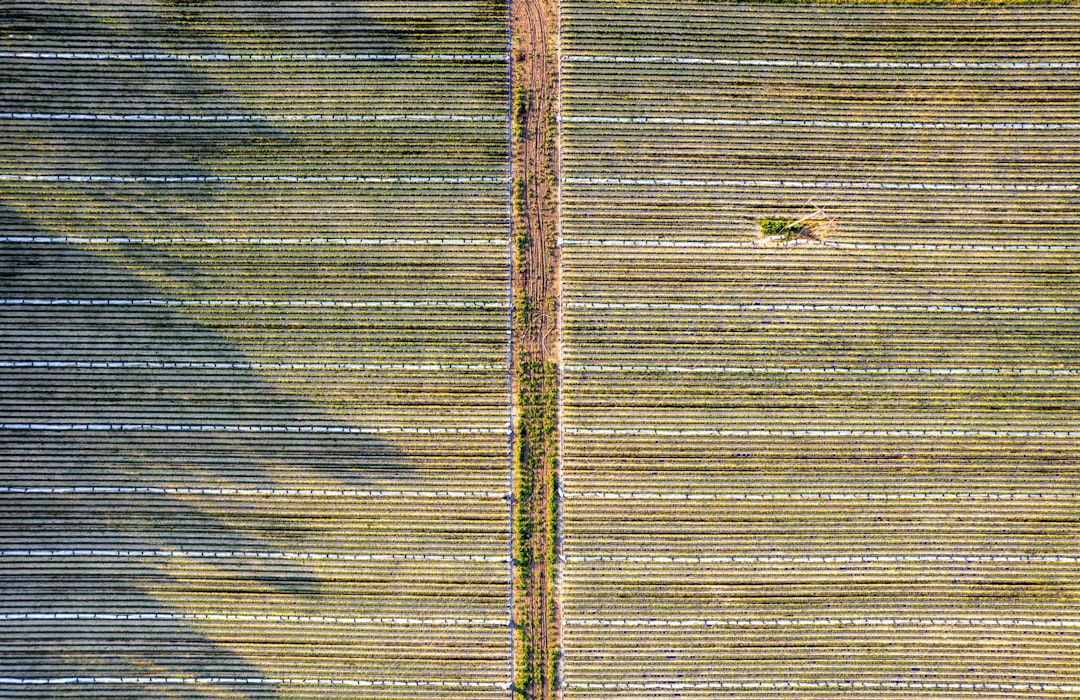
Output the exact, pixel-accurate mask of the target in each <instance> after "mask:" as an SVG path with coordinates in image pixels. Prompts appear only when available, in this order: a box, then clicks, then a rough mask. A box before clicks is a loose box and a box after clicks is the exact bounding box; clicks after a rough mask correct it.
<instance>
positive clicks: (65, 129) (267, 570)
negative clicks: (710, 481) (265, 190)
mask: <svg viewBox="0 0 1080 700" xmlns="http://www.w3.org/2000/svg"><path fill="white" fill-rule="evenodd" d="M255 6H259V7H263V8H266V10H265V13H264V14H261V15H260V16H262V17H264V18H266V21H267V22H269V25H267V26H262V27H260V26H258V25H259V23H258V22H256V23H254V25H255V26H248V25H247V23H245V16H244V15H242V14H238V15H236V16H229V15H228V12H225V11H222V10H220V9H216V10H211V6H210V5H209V4H206V3H199V2H178V1H177V2H168V3H164V4H163V5H160V6H155V5H151V4H150V3H146V4H138V3H132V4H125V5H94V4H90V5H88V6H75V5H70V4H64V5H63V6H62V7H59V8H57V9H50V8H48V6H46V5H42V4H37V3H35V4H25V5H18V4H16V5H13V6H9V7H7V8H5V9H3V10H2V11H0V24H4V25H5V27H6V31H7V32H9V40H11V38H12V37H15V38H14V41H15V42H16V43H18V42H24V46H32V45H33V44H32V42H33V41H34V38H33V37H35V36H36V37H47V38H49V40H50V42H51V43H50V46H51V47H55V46H57V45H62V44H63V43H64V41H65V40H67V39H70V42H71V49H70V50H73V51H94V50H99V51H101V50H104V51H145V52H158V51H161V52H165V51H177V52H180V51H202V52H213V51H226V50H229V45H228V44H227V42H226V37H230V36H231V37H233V38H234V39H235V38H236V37H237V34H236V32H237V30H238V28H240V29H241V30H242V31H246V32H249V33H250V34H248V35H246V37H245V35H243V34H241V35H239V36H240V39H239V40H240V41H241V42H242V43H244V46H245V48H251V47H257V45H259V43H260V42H262V41H265V40H267V39H270V40H275V41H280V42H291V44H292V45H295V47H296V48H295V50H297V51H312V50H317V51H330V50H343V49H346V48H348V49H349V50H357V46H356V45H355V44H356V42H357V36H362V37H363V36H366V37H367V39H365V40H363V41H361V43H363V44H364V45H365V47H370V48H372V49H375V48H378V49H380V50H385V51H392V52H407V51H409V50H411V47H409V46H405V45H402V44H401V36H400V35H399V34H400V33H399V32H398V31H397V30H396V29H394V28H393V27H385V26H377V25H375V24H373V23H371V22H368V21H367V20H365V19H364V18H363V16H362V15H356V16H354V17H352V18H351V19H350V17H349V16H346V17H344V18H339V19H341V20H342V21H336V20H335V21H333V22H328V23H327V24H325V25H319V26H315V27H314V28H312V27H310V26H306V25H303V23H300V24H299V25H298V24H297V18H295V17H293V18H291V19H290V18H289V17H288V16H287V15H288V13H286V14H285V15H280V16H275V15H274V14H273V12H275V11H276V10H277V9H282V8H284V7H286V6H285V5H284V4H283V3H258V4H256V3H252V4H251V5H250V7H255ZM155 8H156V9H155ZM208 17H209V18H210V19H211V20H212V21H208ZM215 18H216V19H215ZM297 26H304V29H303V30H300V29H297ZM350 42H351V44H350ZM9 43H10V41H9ZM345 44H350V46H345ZM16 48H17V49H20V48H23V47H22V46H17V47H16ZM54 50H55V49H54ZM19 65H23V64H11V63H7V64H3V66H2V67H0V71H2V77H3V78H4V81H5V83H6V84H7V86H6V87H5V92H4V95H3V97H2V98H0V111H3V112H22V111H27V112H48V113H75V112H85V113H97V112H109V111H116V112H124V111H127V112H147V111H150V110H152V109H168V110H172V111H175V112H177V113H201V112H205V111H206V110H207V109H208V108H213V109H219V110H221V111H224V112H235V113H244V112H249V111H250V110H251V106H250V105H245V104H242V103H241V102H240V101H239V100H238V99H236V98H235V97H234V96H233V95H232V94H231V92H230V89H229V87H228V86H226V85H222V84H220V83H218V82H216V81H215V80H214V79H213V77H212V76H211V74H209V73H208V72H207V71H206V70H205V66H200V65H194V64H191V63H187V62H183V61H173V62H170V63H169V65H168V67H167V70H166V71H161V72H158V73H155V74H154V76H153V77H154V79H153V80H145V79H143V78H142V77H139V76H138V75H135V74H132V72H131V71H130V67H128V69H127V71H126V72H125V69H124V66H123V65H120V64H110V63H109V62H101V63H95V64H93V65H90V66H88V67H84V68H80V69H79V70H83V71H85V72H84V74H81V75H78V74H72V75H67V76H64V77H63V79H62V80H59V81H55V80H50V74H49V73H48V69H47V68H45V69H43V68H42V67H41V64H40V63H33V64H26V65H30V66H32V69H30V68H28V69H26V70H17V68H18V66H19ZM58 65H59V64H58ZM13 66H15V67H14V68H13ZM0 130H2V132H3V133H2V136H0V140H2V141H3V143H5V144H7V145H5V146H3V147H0V153H2V155H3V156H4V157H5V160H6V161H7V162H8V163H15V164H17V165H18V166H20V167H21V168H23V169H25V171H26V172H33V173H39V174H50V175H55V174H67V173H85V172H88V171H89V172H92V173H94V174H96V175H106V176H113V175H115V176H120V177H140V176H155V175H160V174H162V173H165V174H168V175H170V176H172V175H182V176H184V177H188V178H198V177H203V176H209V175H213V174H215V173H216V172H217V171H216V170H212V169H211V168H210V166H209V165H208V163H209V162H210V161H214V162H216V163H221V162H225V161H231V162H235V163H236V164H237V165H238V166H242V165H243V163H244V162H245V160H246V159H247V158H248V157H249V156H253V155H254V154H258V153H265V152H266V151H267V150H268V149H275V148H278V147H281V146H283V145H284V144H286V143H287V142H288V140H289V139H291V138H294V137H292V136H290V135H288V134H285V133H282V132H279V131H277V130H275V129H273V128H270V127H268V126H267V125H266V124H263V123H252V124H247V125H245V126H244V127H243V128H225V127H222V128H209V129H203V128H198V127H197V126H195V125H193V124H183V123H176V122H162V123H152V122H150V123H146V124H119V123H116V122H105V121H92V120H81V121H49V120H42V121H22V122H19V121H16V122H9V123H7V124H3V125H0ZM4 184H5V187H4V189H3V190H2V191H0V192H2V194H0V198H2V199H0V205H3V206H2V207H0V235H4V236H64V235H79V236H110V235H123V234H122V233H121V234H117V231H118V230H119V231H121V232H123V231H127V230H138V229H140V228H142V229H145V230H146V231H150V232H153V231H154V230H155V229H159V230H161V229H167V230H168V231H169V232H174V235H185V236H200V235H205V236H212V235H220V234H221V230H222V229H221V228H217V229H216V230H214V231H209V230H207V229H206V226H205V224H203V223H200V222H201V221H204V220H205V217H206V214H207V213H208V212H209V213H210V214H218V213H220V214H221V215H223V216H225V215H227V214H228V212H227V211H226V209H227V206H228V205H227V203H225V202H222V201H221V200H220V199H219V194H218V193H219V190H218V189H217V188H216V187H214V186H211V185H206V186H203V187H198V186H187V187H186V188H185V189H182V190H180V189H178V190H171V189H168V188H166V189H165V190H161V189H157V188H156V186H154V185H146V186H141V185H139V186H131V185H130V184H114V183H110V182H106V183H56V184H54V183H46V184H44V185H43V184H42V183H31V184H27V183H10V182H9V183H4ZM8 185H10V186H8ZM195 214H198V215H199V216H195ZM147 250H154V249H148V248H139V244H132V245H130V246H127V247H125V246H121V245H103V246H98V247H91V246H82V245H74V244H65V243H56V242H48V243H11V242H8V243H2V244H0V298H3V299H8V300H12V299H60V298H65V299H93V298H97V299H156V300H163V301H167V300H169V299H178V298H184V297H185V295H186V294H189V293H190V292H191V291H193V290H195V291H207V290H208V289H213V288H212V285H215V284H219V285H220V284H222V283H223V281H224V280H227V279H228V270H227V269H225V270H222V269H215V270H212V271H207V270H204V269H201V268H200V266H199V264H198V261H197V260H194V259H192V258H185V257H184V256H180V255H176V254H173V253H172V252H171V251H159V252H161V255H159V256H158V257H157V260H158V262H159V264H160V267H158V268H155V267H154V263H153V258H154V256H153V255H152V254H148V253H147ZM284 283H285V284H287V283H288V280H287V279H286V280H284ZM213 291H217V292H219V293H220V295H221V296H228V295H229V291H230V290H229V289H228V288H224V289H213ZM229 313H235V311H233V312H230V311H229V310H224V311H221V310H219V311H204V310H201V309H199V310H196V311H191V310H190V309H189V308H187V307H185V308H182V309H181V308H173V307H167V306H149V307H118V306H100V307H94V306H80V305H67V306H41V305H10V304H9V305H5V306H3V307H0V361H2V362H3V365H2V366H0V420H2V422H4V423H50V424H85V423H92V424H112V425H122V424H129V425H130V424H162V425H189V426H197V425H224V424H234V425H250V426H280V425H294V424H303V425H312V424H317V425H322V426H339V427H353V426H355V423H354V422H351V421H349V420H348V419H346V418H343V417H342V412H340V411H339V412H337V414H336V415H333V413H334V411H333V401H332V400H331V401H327V400H324V399H322V398H321V392H322V391H324V390H325V391H329V390H331V389H333V388H335V387H334V384H335V381H334V378H333V376H331V375H323V376H322V377H320V378H316V379H311V378H310V377H308V378H307V379H306V380H305V379H304V378H303V377H300V378H290V380H289V382H288V383H286V382H281V381H271V379H270V377H269V375H270V374H271V373H272V372H273V370H265V371H263V370H258V369H256V368H253V367H252V365H251V361H252V356H251V353H252V352H259V354H260V355H261V357H260V358H259V359H260V361H262V362H273V357H274V354H275V352H279V353H280V354H282V355H289V354H290V352H289V351H290V348H289V347H288V343H287V340H286V341H284V344H283V345H282V346H281V347H278V348H277V349H276V351H275V350H271V351H270V352H265V353H264V352H260V350H261V349H260V348H258V347H253V346H251V345H250V344H249V345H246V346H245V345H243V344H240V343H238V341H237V338H236V337H235V336H234V335H231V334H229V333H227V332H224V331H223V330H222V329H223V328H227V327H228V326H229V325H230V324H239V325H238V327H237V330H238V332H240V333H241V334H246V335H243V337H244V338H248V339H253V338H256V337H257V335H258V334H257V333H251V332H250V331H251V329H252V327H254V326H255V325H258V324H268V325H267V327H269V326H273V327H274V330H273V333H274V335H275V336H276V337H278V338H279V339H280V338H286V339H287V337H288V335H289V333H290V332H292V331H293V330H300V329H302V327H303V326H304V324H305V323H307V322H308V321H307V320H306V319H307V318H311V317H314V316H316V315H318V314H320V313H322V312H321V311H317V310H306V311H303V312H294V314H292V315H289V316H288V318H285V317H282V318H280V319H277V320H275V319H272V318H268V314H269V313H270V312H269V311H267V312H262V313H261V314H260V313H254V312H245V313H250V316H247V317H245V316H244V315H238V316H236V317H234V318H233V319H232V320H230V318H229V317H228V314H229ZM305 314H307V315H310V316H305ZM245 318H247V319H248V320H247V321H245ZM248 324H250V325H248ZM297 354H302V353H297ZM285 361H290V360H289V359H288V358H287V357H286V358H285ZM296 361H299V360H296ZM42 362H44V363H51V364H49V365H46V366H40V365H39V366H34V365H33V364H32V363H42ZM109 362H114V363H115V362H121V363H123V364H120V365H113V366H109V365H107V364H104V363H109ZM74 363H79V364H74ZM177 363H195V364H189V365H188V366H186V367H185V366H181V365H179V364H177ZM290 387H293V388H290ZM414 477H416V475H415V472H414V470H413V467H412V466H411V464H410V463H409V460H408V459H407V458H405V457H404V456H403V455H401V454H399V453H398V452H397V451H396V450H395V449H394V448H393V447H392V446H391V445H389V444H387V443H386V442H385V441H383V440H380V439H378V438H377V437H376V436H371V435H359V434H313V433H292V432H290V433H276V432H221V431H212V432H195V431H190V432H189V431H183V432H181V431H161V430H155V431H144V430H132V429H110V430H93V431H83V430H78V431H71V430H22V429H17V430H0V487H3V488H4V489H5V491H4V492H3V493H0V549H3V550H9V551H10V550H22V549H33V550H38V549H40V550H51V551H53V552H54V553H58V554H56V555H52V556H44V557H30V558H20V557H10V558H5V562H4V571H5V573H4V575H3V576H2V577H0V608H2V612H6V613H22V612H27V611H31V612H34V613H47V614H48V613H88V614H92V613H108V614H113V613H119V614H122V615H125V614H139V615H141V616H142V618H141V619H139V620H123V619H121V620H109V621H106V620H102V619H92V620H89V619H83V620H65V621H59V620H51V621H50V620H45V621H26V620H23V621H20V620H18V619H16V618H12V619H8V620H4V621H3V622H0V630H3V632H2V633H3V635H4V637H5V640H6V642H5V651H4V654H3V655H2V658H0V676H4V677H12V678H19V677H25V678H34V677H37V678H54V677H73V676H101V675H104V676H152V677H192V676H219V677H237V678H246V677H260V676H264V675H270V676H272V675H278V676H283V675H284V676H288V675H290V672H292V668H291V667H290V666H289V665H288V663H287V662H288V661H289V660H290V658H291V657H290V655H291V654H293V653H298V654H301V655H303V656H304V657H305V658H306V659H308V660H310V659H311V658H314V656H315V655H317V654H318V653H319V652H320V650H319V649H312V648H305V649H302V650H299V651H292V650H290V648H289V647H288V646H281V647H278V646H276V644H277V643H278V642H279V641H289V640H276V639H259V638H251V637H248V638H243V634H244V633H239V634H240V637H239V638H238V637H237V634H238V632H237V630H236V629H235V628H234V627H235V626H234V625H230V624H228V623H214V625H215V627H216V629H215V631H214V632H213V635H212V636H211V635H210V634H209V633H208V632H206V631H205V630H206V623H200V622H198V621H193V620H192V619H191V617H190V616H191V615H192V614H196V613H220V612H223V611H228V612H240V613H245V612H250V613H259V612H263V613H266V612H280V614H285V615H289V614H291V615H304V614H312V615H317V614H325V610H326V607H327V605H328V601H327V600H326V599H324V598H323V596H326V595H329V594H331V593H332V594H334V598H333V599H332V600H330V601H329V602H330V603H333V604H341V603H343V602H347V601H344V600H343V597H347V596H348V595H352V596H354V597H356V598H357V600H356V601H353V602H354V603H355V605H357V606H360V605H362V604H363V601H362V600H359V597H360V596H359V593H357V592H356V589H355V588H354V585H355V582H352V581H340V580H338V581H334V580H330V579H327V578H326V577H325V576H322V575H320V574H319V573H318V569H317V567H316V566H312V565H309V564H307V563H305V562H304V561H302V560H301V561H298V560H288V559H285V560H283V559H273V560H270V559H259V558H251V557H228V558H221V559H211V558H191V557H185V556H174V555H169V556H149V557H148V556H130V555H119V556H118V555H112V556H100V555H99V556H94V557H89V558H87V557H79V556H69V555H65V554H63V552H64V550H75V549H100V550H110V551H113V552H117V551H120V550H140V551H147V550H149V551H155V552H174V553H175V552H234V553H235V552H317V551H342V549H343V547H347V546H349V545H351V544H352V543H351V542H348V541H344V540H343V538H340V537H339V535H335V534H334V533H330V532H327V528H326V526H325V524H324V523H322V522H320V521H319V519H318V518H317V517H316V515H317V514H316V515H313V514H312V513H311V512H309V509H307V508H305V500H304V497H296V498H289V497H281V496H276V495H274V496H265V497H254V498H253V497H251V496H247V497H245V498H244V499H237V500H230V497H223V496H220V495H214V493H215V492H211V491H207V489H236V488H240V489H287V488H291V487H294V486H296V487H304V488H320V489H327V490H335V489H337V490H340V489H365V488H380V487H381V486H385V484H389V483H393V484H396V486H397V487H398V488H401V487H402V485H403V484H405V483H408V481H409V480H410V479H411V478H414ZM27 486H35V487H46V488H47V489H49V488H51V490H47V491H45V492H41V493H31V494H26V493H18V492H17V491H12V488H15V489H18V488H20V487H27ZM72 486H79V487H85V486H93V487H96V488H97V491H94V492H86V491H85V490H83V491H81V492H71V491H70V489H68V487H72ZM162 488H166V490H164V491H162V490H161V489H162ZM182 488H188V489H198V491H192V492H190V493H187V494H185V493H181V492H179V491H178V490H177V489H182ZM355 504H356V501H355V500H354V501H353V507H354V508H355ZM335 526H336V527H335V528H334V529H335V530H338V531H340V530H343V529H344V527H343V526H341V525H339V524H338V523H337V522H335ZM339 534H340V533H339ZM387 575H388V576H391V577H392V575H393V574H392V572H391V573H389V574H387ZM343 591H344V592H343ZM349 591H352V592H351V593H348V592H349ZM155 616H156V617H158V618H159V619H156V620H155V619H149V618H153V617H155ZM226 632H227V633H228V634H227V635H226V636H228V637H229V638H230V639H232V640H233V641H232V642H229V641H223V639H222V635H223V634H224V633H226ZM252 634H254V633H252ZM237 639H239V641H237ZM245 645H248V646H247V647H246V649H247V650H248V651H250V650H252V649H254V650H255V651H254V652H252V653H248V652H247V651H237V650H236V648H243V647H244V646H245ZM267 650H269V651H267ZM267 653H268V654H269V655H270V656H269V657H264V658H263V659H262V662H263V664H262V666H261V667H260V665H258V664H256V663H255V661H254V660H253V658H252V657H253V656H258V655H262V654H267ZM267 664H269V665H271V666H273V667H274V672H272V673H271V672H267V671H266V665H267ZM22 689H23V690H26V691H30V690H31V687H29V686H26V687H23V688H22ZM35 690H36V691H38V692H40V693H41V694H42V695H45V694H54V693H55V692H56V691H58V690H60V687H53V686H38V687H35ZM153 690H154V693H153V694H154V695H156V696H173V695H183V696H190V695H208V694H213V695H214V696H215V697H218V696H220V697H245V698H271V697H277V696H278V695H279V690H277V689H275V688H274V687H269V686H239V685H225V686H220V687H217V686H215V687H214V688H212V689H209V688H201V689H200V688H199V687H197V686H194V687H190V688H184V687H172V686H155V687H154V689H153ZM64 692H74V693H76V694H79V693H80V692H82V693H90V694H97V693H104V694H105V695H117V694H125V693H129V692H131V689H130V688H124V687H120V686H116V687H109V686H102V687H91V686H83V687H82V689H81V691H80V688H78V687H74V686H73V687H70V688H66V689H65V691H64ZM35 694H36V693H35Z"/></svg>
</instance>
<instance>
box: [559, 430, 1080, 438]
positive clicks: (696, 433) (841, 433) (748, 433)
mask: <svg viewBox="0 0 1080 700" xmlns="http://www.w3.org/2000/svg"><path fill="white" fill-rule="evenodd" d="M566 433H567V434H570V435H597V436H599V435H607V436H613V435H624V436H635V435H641V436H646V435H657V436H665V437H863V438H866V437H899V438H923V437H931V438H939V437H970V438H987V437H1011V438H1017V437H1024V438H1027V437H1034V438H1062V439H1064V438H1080V430H937V429H925V430H919V429H896V430H888V429H878V430H863V429H838V430H824V429H783V428H729V429H724V428H687V429H677V428H672V429H664V428H567V429H566Z"/></svg>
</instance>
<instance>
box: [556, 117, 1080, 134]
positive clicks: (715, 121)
mask: <svg viewBox="0 0 1080 700" xmlns="http://www.w3.org/2000/svg"><path fill="white" fill-rule="evenodd" d="M562 121H563V122H564V123H569V124H664V125H672V126H678V125H686V126H742V127H752V126H782V127H797V128H813V127H824V128H830V129H832V128H836V129H927V130H950V129H956V130H971V131H1028V130H1030V131H1060V130H1074V129H1080V122H913V121H866V120H861V121H846V120H836V119H736V118H723V117H611V116H598V115H593V116H584V115H583V116H565V117H562Z"/></svg>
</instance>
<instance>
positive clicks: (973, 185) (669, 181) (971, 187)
mask: <svg viewBox="0 0 1080 700" xmlns="http://www.w3.org/2000/svg"><path fill="white" fill-rule="evenodd" d="M563 183H564V184H567V185H632V186H641V187H776V188H794V189H835V190H918V191H940V192H1077V191H1080V184H1077V183H1056V184H1051V183H1044V184H1037V185H1025V184H1017V183H982V182H959V183H954V182H852V181H842V180H841V181H833V182H825V181H810V180H696V179H686V178H649V177H566V178H563Z"/></svg>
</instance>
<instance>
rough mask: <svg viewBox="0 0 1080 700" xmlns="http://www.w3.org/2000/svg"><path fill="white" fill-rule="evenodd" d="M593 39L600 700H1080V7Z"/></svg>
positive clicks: (592, 502)
mask: <svg viewBox="0 0 1080 700" xmlns="http://www.w3.org/2000/svg"><path fill="white" fill-rule="evenodd" d="M562 22H563V29H562V31H563V34H562V54H563V55H562V77H561V80H562V90H563V93H562V142H563V151H562V176H563V180H562V182H563V189H562V232H563V240H562V256H563V257H562V261H563V262H562V284H563V290H562V293H563V310H564V316H563V328H564V334H563V368H562V369H563V372H564V377H565V385H564V390H565V395H564V402H565V403H564V431H565V432H564V443H563V450H564V464H563V488H564V496H565V500H564V503H563V513H564V516H563V517H564V541H563V551H564V554H565V559H564V573H563V576H564V584H565V585H564V599H563V604H564V621H565V622H564V625H565V626H564V630H563V653H564V662H565V678H564V681H565V694H566V697H568V698H575V699H576V698H615V697H674V696H679V697H703V698H704V697H711V698H714V697H739V698H752V697H770V698H775V697H791V698H795V697H798V698H808V697H845V698H889V697H951V698H957V697H972V698H974V697H979V698H1006V697H1007V698H1029V697H1030V698H1069V697H1076V696H1077V694H1078V693H1080V667H1078V665H1077V659H1078V650H1080V614H1078V610H1080V587H1078V585H1077V581H1078V580H1080V559H1078V558H1077V551H1078V550H1080V523H1078V519H1080V471H1078V469H1077V460H1078V458H1080V365H1078V358H1080V274H1078V270H1080V244H1078V242H1077V233H1078V231H1080V228H1078V223H1077V221H1078V220H1077V214H1078V213H1080V120H1078V118H1077V115H1078V114H1080V83H1078V82H1077V77H1076V76H1077V75H1078V73H1080V63H1077V57H1078V56H1080V11H1078V10H1077V9H1076V8H1075V7H1073V8H1069V7H1047V6H1027V7H1024V8H1022V9H1021V8H1010V7H1002V6H995V7H989V6H972V5H954V6H938V5H919V6H910V5H909V6H891V5H881V4H874V5H867V6H861V7H858V6H852V5H848V4H826V5H786V6H776V5H764V4H754V5H746V4H739V5H726V4H716V3H706V2H683V1H680V2H664V1H661V2H656V1H652V0H650V1H649V2H638V1H636V0H630V1H624V0H619V1H617V2H616V1H612V0H567V1H566V2H564V3H563V8H562ZM1050 27H1052V28H1053V29H1052V31H1051V30H1048V28H1050ZM816 207H820V208H821V209H822V210H823V212H824V215H826V216H828V217H831V218H832V219H835V221H836V225H835V228H834V230H833V231H832V233H831V234H830V235H829V236H828V238H827V241H826V244H808V245H798V246H789V247H763V246H760V245H755V243H754V239H755V237H756V236H757V224H756V221H757V220H759V219H762V218H765V217H788V218H792V219H794V218H799V217H802V216H804V215H807V214H811V213H813V212H814V211H815V208H816Z"/></svg>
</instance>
